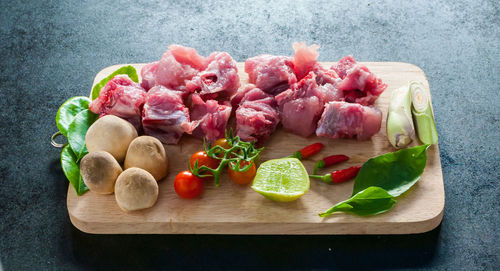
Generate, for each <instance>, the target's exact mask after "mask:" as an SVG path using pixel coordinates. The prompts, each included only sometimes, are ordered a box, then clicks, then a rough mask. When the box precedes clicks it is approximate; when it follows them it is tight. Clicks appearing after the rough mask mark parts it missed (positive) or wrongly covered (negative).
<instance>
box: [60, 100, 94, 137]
mask: <svg viewBox="0 0 500 271" xmlns="http://www.w3.org/2000/svg"><path fill="white" fill-rule="evenodd" d="M89 104H90V99H89V98H88V97H83V96H77V97H73V98H70V99H68V100H67V101H65V102H64V103H63V104H62V105H61V107H59V110H57V115H56V124H57V129H59V131H60V132H61V133H62V134H63V135H64V136H65V137H68V127H69V124H70V123H71V122H72V121H73V119H74V118H75V116H76V114H78V113H80V112H81V111H83V110H85V109H89Z"/></svg>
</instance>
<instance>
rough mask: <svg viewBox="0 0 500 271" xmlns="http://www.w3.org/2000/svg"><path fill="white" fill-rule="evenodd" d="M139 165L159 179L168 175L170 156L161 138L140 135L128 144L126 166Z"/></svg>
mask: <svg viewBox="0 0 500 271" xmlns="http://www.w3.org/2000/svg"><path fill="white" fill-rule="evenodd" d="M131 167H138V168H142V169H144V170H146V171H147V172H149V173H151V175H153V177H154V178H155V179H156V180H157V181H158V180H161V179H162V178H163V177H165V176H166V175H167V171H168V158H167V154H166V153H165V148H164V147H163V145H162V144H161V142H160V140H158V139H156V138H154V137H152V136H140V137H137V138H136V139H134V140H133V141H132V142H131V143H130V145H129V146H128V150H127V156H126V157H125V163H124V168H125V169H127V168H131Z"/></svg>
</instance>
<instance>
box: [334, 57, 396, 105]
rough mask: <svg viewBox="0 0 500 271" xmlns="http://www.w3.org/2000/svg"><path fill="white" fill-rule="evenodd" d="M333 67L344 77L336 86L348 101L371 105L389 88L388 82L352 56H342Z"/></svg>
mask: <svg viewBox="0 0 500 271" xmlns="http://www.w3.org/2000/svg"><path fill="white" fill-rule="evenodd" d="M332 69H334V70H335V71H336V72H337V74H339V76H340V78H342V80H341V81H339V82H338V83H337V84H336V87H337V89H339V90H341V91H342V92H343V94H344V100H345V101H346V102H350V103H359V104H362V105H371V104H373V103H374V102H375V100H377V98H378V96H380V94H382V92H384V90H385V89H386V88H387V84H384V83H383V82H382V80H381V79H380V78H377V76H375V74H373V73H372V72H370V70H369V69H368V68H367V67H366V66H364V65H361V64H357V63H356V61H355V60H354V58H353V57H352V56H346V57H344V58H342V59H341V60H340V61H339V63H338V64H337V65H334V66H332Z"/></svg>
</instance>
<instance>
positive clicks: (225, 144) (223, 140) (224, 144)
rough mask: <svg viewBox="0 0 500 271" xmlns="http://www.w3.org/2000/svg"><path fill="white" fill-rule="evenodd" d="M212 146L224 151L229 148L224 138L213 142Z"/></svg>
mask: <svg viewBox="0 0 500 271" xmlns="http://www.w3.org/2000/svg"><path fill="white" fill-rule="evenodd" d="M214 146H221V147H223V148H224V149H229V148H231V146H229V142H228V141H227V139H225V138H219V139H217V140H216V141H215V142H214Z"/></svg>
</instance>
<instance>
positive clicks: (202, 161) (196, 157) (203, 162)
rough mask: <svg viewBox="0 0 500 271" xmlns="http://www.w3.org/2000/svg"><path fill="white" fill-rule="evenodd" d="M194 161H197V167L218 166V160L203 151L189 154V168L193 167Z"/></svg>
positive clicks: (214, 167)
mask: <svg viewBox="0 0 500 271" xmlns="http://www.w3.org/2000/svg"><path fill="white" fill-rule="evenodd" d="M196 161H198V167H201V166H207V167H209V168H213V169H216V168H217V167H218V166H219V160H217V159H214V158H212V157H209V156H208V155H207V153H206V152H204V151H199V152H197V153H195V154H193V155H192V156H191V159H189V164H190V165H191V168H194V164H195V162H196ZM202 173H204V172H202Z"/></svg>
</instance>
